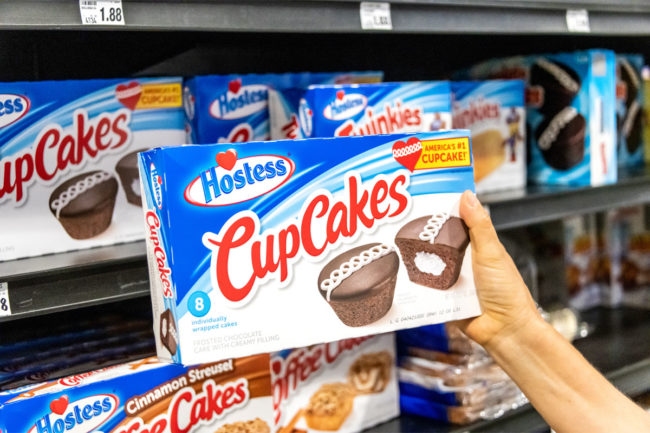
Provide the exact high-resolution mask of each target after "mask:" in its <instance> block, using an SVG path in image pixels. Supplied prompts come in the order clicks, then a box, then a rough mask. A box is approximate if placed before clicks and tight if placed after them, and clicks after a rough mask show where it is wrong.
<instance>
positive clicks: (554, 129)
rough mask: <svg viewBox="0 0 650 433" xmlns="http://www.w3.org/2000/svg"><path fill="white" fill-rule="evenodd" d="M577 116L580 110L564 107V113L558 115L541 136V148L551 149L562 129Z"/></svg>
mask: <svg viewBox="0 0 650 433" xmlns="http://www.w3.org/2000/svg"><path fill="white" fill-rule="evenodd" d="M577 115H578V110H576V109H575V108H573V107H564V108H563V109H562V111H560V112H559V113H557V114H556V115H555V117H553V119H552V120H551V121H550V122H549V124H548V126H547V127H546V129H545V130H544V132H542V134H541V135H540V136H539V139H538V140H537V145H538V146H539V148H540V149H542V150H548V149H550V147H551V145H552V144H553V142H554V141H555V140H556V139H557V136H558V135H559V134H560V131H561V130H562V128H564V127H565V126H567V125H568V124H569V122H571V121H572V120H573V119H574V118H575V117H576V116H577Z"/></svg>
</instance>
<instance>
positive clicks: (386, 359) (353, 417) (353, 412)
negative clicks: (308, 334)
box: [271, 333, 399, 433]
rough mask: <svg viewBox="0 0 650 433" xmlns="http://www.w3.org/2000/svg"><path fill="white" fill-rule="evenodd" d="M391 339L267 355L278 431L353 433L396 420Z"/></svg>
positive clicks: (384, 337) (374, 338)
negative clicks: (336, 432) (269, 358)
mask: <svg viewBox="0 0 650 433" xmlns="http://www.w3.org/2000/svg"><path fill="white" fill-rule="evenodd" d="M395 362H396V359H395V337H394V334H392V333H388V334H383V335H377V336H372V337H362V338H351V339H347V340H340V341H334V342H331V343H325V344H317V345H314V346H310V347H305V348H300V349H290V350H285V351H280V352H276V353H273V354H271V382H272V387H273V410H274V414H275V427H276V431H278V432H280V433H291V432H295V431H303V432H307V431H323V430H326V431H338V432H357V431H361V430H364V429H366V428H369V427H372V426H374V425H376V424H379V423H381V422H384V421H387V420H389V419H391V418H394V417H396V416H398V415H399V401H398V389H397V371H396V367H395Z"/></svg>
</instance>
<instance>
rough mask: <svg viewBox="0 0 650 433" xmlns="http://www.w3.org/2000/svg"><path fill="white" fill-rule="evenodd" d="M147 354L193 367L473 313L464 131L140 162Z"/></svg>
mask: <svg viewBox="0 0 650 433" xmlns="http://www.w3.org/2000/svg"><path fill="white" fill-rule="evenodd" d="M139 158H140V159H139V166H140V178H141V181H142V187H143V194H144V195H143V197H144V200H143V206H144V219H145V226H146V228H145V230H146V240H147V250H148V260H149V272H150V280H151V284H152V286H151V291H152V292H151V293H152V303H153V315H154V320H155V322H156V323H155V326H154V330H155V332H156V344H157V352H158V356H159V357H161V358H163V359H166V360H172V361H174V362H179V363H184V364H191V363H197V362H203V361H204V360H211V361H213V360H218V359H223V358H228V357H232V356H240V355H241V356H243V355H249V354H252V353H261V352H273V351H278V350H283V349H287V348H293V347H303V346H309V345H312V344H318V343H323V342H326V341H334V340H340V339H345V338H355V337H362V336H366V335H371V334H379V333H384V332H389V331H393V330H396V329H401V328H409V327H416V326H422V325H425V324H432V323H440V322H445V321H449V320H456V319H461V318H466V317H470V316H475V315H478V314H480V309H479V304H478V299H477V297H476V291H475V287H474V284H473V278H472V270H471V257H470V255H471V250H470V247H469V235H468V229H467V227H466V226H465V224H464V222H463V221H462V220H461V219H460V217H459V215H458V201H459V198H460V195H461V193H462V192H463V191H465V190H468V189H469V190H473V189H474V176H473V170H472V154H471V148H470V137H469V131H466V130H459V131H449V132H432V133H418V134H394V135H378V136H367V137H342V138H319V139H308V140H287V141H273V142H263V143H262V142H257V143H256V142H252V143H246V144H245V145H242V144H239V145H238V144H235V145H233V144H221V145H219V144H217V145H199V146H182V147H176V148H160V149H154V150H151V151H148V152H144V153H141V154H140V156H139Z"/></svg>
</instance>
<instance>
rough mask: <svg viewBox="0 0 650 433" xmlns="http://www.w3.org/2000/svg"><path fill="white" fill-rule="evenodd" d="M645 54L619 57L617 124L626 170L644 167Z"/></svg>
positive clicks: (619, 55)
mask: <svg viewBox="0 0 650 433" xmlns="http://www.w3.org/2000/svg"><path fill="white" fill-rule="evenodd" d="M643 63H644V60H643V55H641V54H616V124H617V128H618V163H619V165H620V166H623V167H641V166H643V164H644V161H643V151H644V136H643V128H644V123H645V116H644V111H643V110H644V106H645V98H644V96H645V95H644V90H643V77H642V71H643Z"/></svg>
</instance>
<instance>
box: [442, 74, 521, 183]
mask: <svg viewBox="0 0 650 433" xmlns="http://www.w3.org/2000/svg"><path fill="white" fill-rule="evenodd" d="M451 91H452V94H453V95H452V110H453V121H452V125H453V127H454V128H465V129H469V130H470V131H471V132H472V158H473V160H474V181H475V182H476V192H478V193H485V192H491V191H499V190H504V189H511V188H522V187H524V186H525V185H526V109H525V104H524V82H523V81H521V80H488V81H454V82H452V83H451Z"/></svg>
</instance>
